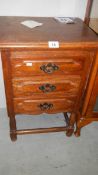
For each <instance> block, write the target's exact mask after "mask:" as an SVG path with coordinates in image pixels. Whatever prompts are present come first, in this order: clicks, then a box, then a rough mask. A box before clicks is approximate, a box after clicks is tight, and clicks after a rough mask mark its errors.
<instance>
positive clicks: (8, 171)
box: [0, 109, 98, 175]
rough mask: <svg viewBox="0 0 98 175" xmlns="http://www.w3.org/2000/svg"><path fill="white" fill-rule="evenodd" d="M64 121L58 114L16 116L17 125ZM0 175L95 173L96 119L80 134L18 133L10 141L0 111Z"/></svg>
mask: <svg viewBox="0 0 98 175" xmlns="http://www.w3.org/2000/svg"><path fill="white" fill-rule="evenodd" d="M63 124H64V118H63V115H62V114H56V115H43V116H34V117H32V116H30V117H29V116H21V117H20V116H17V127H18V128H20V129H21V128H24V127H25V128H26V127H28V126H30V127H31V128H32V127H44V126H45V127H46V126H47V127H48V126H51V125H52V126H58V125H63ZM0 175H98V122H96V123H92V124H90V125H88V126H86V127H84V128H83V130H82V133H81V137H79V138H76V137H74V136H72V137H70V138H68V137H66V135H65V133H64V132H61V133H49V134H36V135H22V136H18V139H17V141H16V142H11V140H10V137H9V125H8V118H7V114H6V111H5V110H4V109H2V110H1V111H0Z"/></svg>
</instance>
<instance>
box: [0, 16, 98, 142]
mask: <svg viewBox="0 0 98 175" xmlns="http://www.w3.org/2000/svg"><path fill="white" fill-rule="evenodd" d="M25 20H34V21H37V22H41V23H43V25H42V26H40V27H35V28H33V29H31V28H28V27H26V26H24V25H22V24H21V22H23V21H25ZM0 26H1V30H0V48H1V57H2V63H3V73H4V83H5V92H6V102H7V111H8V116H9V120H10V136H11V139H12V140H16V138H17V134H29V133H44V132H55V131H66V134H67V136H70V135H72V133H73V132H74V124H75V123H76V121H77V118H79V114H80V113H81V109H82V106H83V102H84V101H83V100H84V97H85V94H86V90H87V87H88V83H89V76H90V73H91V71H92V67H93V62H94V61H95V59H96V53H97V48H98V40H97V37H96V35H95V34H94V33H93V32H92V31H91V30H90V29H89V28H88V27H87V26H86V25H85V24H83V22H82V21H81V20H79V19H75V23H74V24H62V23H60V22H58V21H56V20H55V19H54V18H42V17H41V18H34V17H33V18H31V17H0ZM51 42H52V44H53V46H52V47H50V45H49V44H50V43H51ZM56 44H57V46H56ZM58 112H63V113H64V116H65V120H66V123H67V125H66V126H62V127H54V128H41V129H39V128H37V129H26V130H25V129H24V130H17V128H16V120H15V116H16V115H17V114H31V115H32V116H33V114H41V113H49V114H53V113H58ZM67 112H70V113H71V116H70V117H68V116H67Z"/></svg>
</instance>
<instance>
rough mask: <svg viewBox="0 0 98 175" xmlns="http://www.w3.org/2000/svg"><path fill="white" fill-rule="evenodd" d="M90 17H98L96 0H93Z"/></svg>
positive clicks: (97, 1)
mask: <svg viewBox="0 0 98 175" xmlns="http://www.w3.org/2000/svg"><path fill="white" fill-rule="evenodd" d="M91 18H98V0H94V1H93V5H92V10H91Z"/></svg>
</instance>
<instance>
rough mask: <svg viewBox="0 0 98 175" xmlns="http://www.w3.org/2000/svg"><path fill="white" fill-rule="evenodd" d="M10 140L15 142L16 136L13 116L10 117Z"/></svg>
mask: <svg viewBox="0 0 98 175" xmlns="http://www.w3.org/2000/svg"><path fill="white" fill-rule="evenodd" d="M9 119H10V138H11V140H12V141H16V140H17V134H16V120H15V116H13V117H10V118H9Z"/></svg>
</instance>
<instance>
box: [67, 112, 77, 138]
mask: <svg viewBox="0 0 98 175" xmlns="http://www.w3.org/2000/svg"><path fill="white" fill-rule="evenodd" d="M75 122H76V114H75V113H72V114H71V116H70V119H69V123H68V127H67V132H66V136H68V137H70V136H71V135H72V134H73V132H74V124H75Z"/></svg>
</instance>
